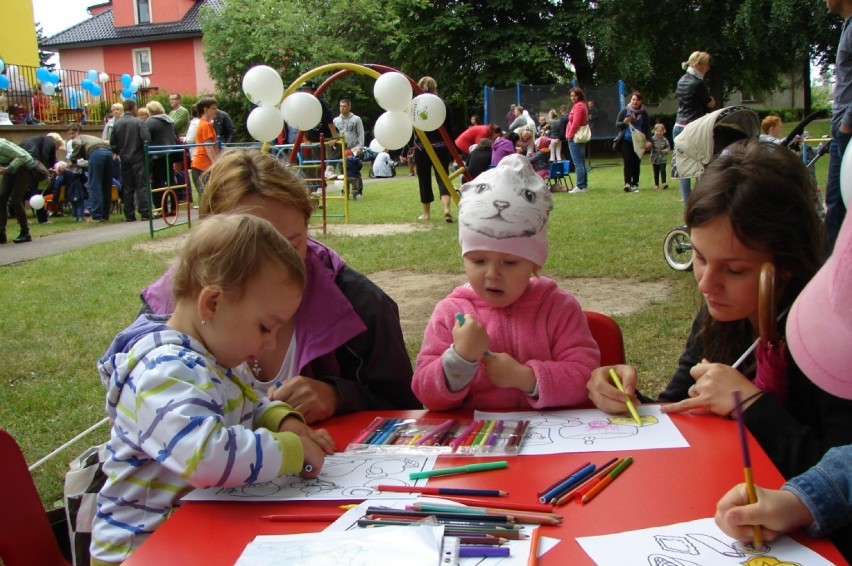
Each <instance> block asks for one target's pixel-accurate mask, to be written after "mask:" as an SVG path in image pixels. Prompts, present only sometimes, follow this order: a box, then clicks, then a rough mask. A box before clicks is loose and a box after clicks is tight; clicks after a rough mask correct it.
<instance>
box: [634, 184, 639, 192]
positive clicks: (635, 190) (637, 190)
mask: <svg viewBox="0 0 852 566" xmlns="http://www.w3.org/2000/svg"><path fill="white" fill-rule="evenodd" d="M632 189H633V192H634V193H638V192H639V185H633V187H632Z"/></svg>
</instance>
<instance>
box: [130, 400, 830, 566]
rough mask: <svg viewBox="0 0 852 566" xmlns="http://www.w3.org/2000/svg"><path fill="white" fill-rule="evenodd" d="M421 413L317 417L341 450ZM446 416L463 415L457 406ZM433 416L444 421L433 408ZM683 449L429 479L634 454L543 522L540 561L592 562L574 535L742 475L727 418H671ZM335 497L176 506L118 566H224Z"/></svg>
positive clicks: (640, 522) (489, 485)
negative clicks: (378, 427) (362, 434)
mask: <svg viewBox="0 0 852 566" xmlns="http://www.w3.org/2000/svg"><path fill="white" fill-rule="evenodd" d="M424 414H425V411H382V412H363V413H356V414H352V415H345V416H342V417H335V418H333V419H331V420H329V421H328V422H327V423H325V427H326V428H327V429H328V431H329V432H330V433H331V434H332V436H333V437H334V440H335V442H336V443H337V446H338V448H339V449H340V450H343V449H344V448H345V447H346V445H347V444H348V443H349V441H350V440H351V439H352V438H353V437H354V436H355V435H356V434H357V433H358V432H359V431H360V430H361V429H363V428H364V427H366V426H367V425H368V424H369V423H370V421H372V420H373V418H374V417H376V416H379V415H380V416H384V417H420V416H423V415H424ZM454 416H457V417H460V418H464V417H468V418H469V417H470V416H471V415H470V414H469V413H464V412H458V413H454ZM440 418H446V415H445V414H442V415H441V417H440ZM672 418H673V419H674V422H675V423H676V425H677V427H678V429H680V431H681V433H682V434H683V435H684V437H685V438H686V440H687V441H688V442H689V444H690V447H689V448H671V449H661V450H634V451H629V452H605V453H597V454H588V453H577V454H555V455H547V456H514V457H502V456H500V457H489V458H476V459H472V458H470V457H465V456H441V457H440V459H439V464H440V467H444V466H452V465H463V464H469V463H472V462H475V461H489V460H503V459H505V460H508V461H509V467H508V468H507V469H504V470H494V471H488V472H482V473H476V474H461V475H453V476H447V477H436V478H432V479H430V480H429V483H428V485H430V486H438V487H441V486H444V487H476V488H483V489H503V490H506V491H509V492H510V493H509V496H508V497H505V498H493V500H494V502H495V505H494V506H497V503H499V502H501V501H507V502H508V501H516V502H519V503H520V502H524V503H533V502H537V498H536V492H537V491H539V490H541V489H543V488H544V487H546V486H547V485H549V484H551V483H552V482H554V481H555V480H556V479H557V478H558V477H559V476H560V475H565V474H567V473H569V472H570V471H572V470H573V469H574V468H576V467H577V466H579V465H580V464H582V463H584V462H586V461H589V460H591V461H593V462H598V463H600V462H602V461H604V460H607V459H609V458H612V457H615V456H618V457H625V456H633V458H634V463H633V465H632V466H631V467H630V468H629V469H628V470H627V471H626V472H625V473H624V475H623V476H621V477H620V478H619V479H618V480H616V481H615V482H613V483H612V485H610V486H609V487H608V488H607V489H606V490H604V491H603V492H601V494H600V495H599V496H598V497H596V498H595V499H594V500H593V501H592V502H590V503H589V504H588V505H584V506H579V505H577V504H573V503H572V504H570V505H566V506H564V507H559V508H557V512H559V513H560V514H561V515H562V516H563V522H562V524H561V525H560V526H547V527H543V530H542V535H543V536H549V537H554V538H558V539H560V540H561V542H560V543H559V544H557V545H556V547H554V548H553V549H552V550H550V551H549V552H548V553H547V554H545V555H543V556H542V557H541V558H540V560H539V563H540V564H541V565H542V566H556V565H558V566H564V565H566V564H570V565H572V566H574V565H583V564H593V562H592V561H591V560H590V559H589V557H588V555H586V553H585V552H584V551H583V549H582V548H581V547H580V545H579V544H577V542H576V541H575V540H574V539H575V538H576V537H580V536H590V535H602V534H609V533H612V532H622V531H629V530H636V529H643V528H648V527H654V526H659V525H667V524H672V523H680V522H684V521H691V520H694V519H701V518H705V517H711V516H713V514H714V512H715V508H716V501H718V499H719V497H720V496H721V495H722V494H723V493H725V492H726V491H727V490H728V489H729V488H730V487H731V486H733V485H734V484H736V483H739V482H742V481H743V467H742V459H741V450H740V446H739V438H738V433H737V428H736V423H735V422H734V421H730V420H726V419H722V418H719V417H715V416H693V415H674V416H673V417H672ZM749 445H750V450H751V457H752V469H753V471H754V478H755V482H756V483H757V484H759V485H761V486H764V487H769V488H777V487H780V486H781V484H782V483H783V478H782V477H781V474H780V473H779V472H778V471H777V470H776V469H775V466H774V465H773V464H772V463H771V462H770V461H769V459H768V458H767V456H766V455H765V454H764V452H763V450H761V449H760V447H759V446H758V444H757V443H756V442H755V441H754V439H752V438H751V436H749ZM339 504H340V503H339V502H332V501H320V502H316V501H314V502H280V501H279V502H269V503H267V502H260V503H258V502H246V503H234V502H188V503H185V504H184V505H183V506H181V507H180V508H179V509H178V510H177V511H176V512H175V513H174V514H173V515H172V516H171V517H170V518H169V519H168V520H167V521H166V522H165V523H164V524H163V525H162V526H161V527H160V528H159V529H158V530H157V531H156V532H155V533H154V534H153V535H152V536H151V537H150V538H149V539H148V540H147V541H146V542H145V543H144V544H143V545H142V546H141V547H140V548H139V549H138V550H137V551H136V552H135V553H134V554H133V555H132V556H131V558H130V559H129V560H128V561H127V562H125V564H127V565H130V566H133V565H136V566H140V565H145V566H148V565H151V564H156V565H157V566H168V565H172V564H174V565H184V564H205V565H216V564H229V565H230V564H233V563H234V562H235V561H236V559H237V558H238V557H239V555H240V554H241V553H242V551H243V549H244V548H245V546H246V545H247V544H248V543H249V542H251V541H252V540H253V539H254V537H255V536H256V535H261V534H289V533H300V532H316V531H321V530H323V529H324V528H325V527H326V526H328V525H327V524H325V523H273V522H268V521H264V520H262V519H260V517H261V516H262V515H268V514H275V513H283V514H296V513H299V512H306V513H317V512H325V513H329V512H332V513H341V514H342V513H343V511H342V510H340V509H339V507H338V505H339ZM794 538H795V539H796V540H798V541H799V542H801V543H803V544H805V545H806V546H808V547H809V548H811V549H813V550H815V551H816V552H818V553H820V554H821V555H823V556H825V557H826V558H828V559H830V560H832V561H833V562H835V563H836V564H846V561H845V560H844V559H843V558H842V557H841V555H840V553H839V552H838V551H837V549H836V548H835V547H834V546H833V545H832V544H831V542H830V541H828V540H820V539H811V538H808V537H807V536H806V535H804V534H803V533H796V534H794Z"/></svg>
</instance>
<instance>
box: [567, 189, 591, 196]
mask: <svg viewBox="0 0 852 566" xmlns="http://www.w3.org/2000/svg"><path fill="white" fill-rule="evenodd" d="M587 192H589V189H581V188H580V187H574V188H573V189H571V190H570V191H568V194H569V195H579V194H583V193H587Z"/></svg>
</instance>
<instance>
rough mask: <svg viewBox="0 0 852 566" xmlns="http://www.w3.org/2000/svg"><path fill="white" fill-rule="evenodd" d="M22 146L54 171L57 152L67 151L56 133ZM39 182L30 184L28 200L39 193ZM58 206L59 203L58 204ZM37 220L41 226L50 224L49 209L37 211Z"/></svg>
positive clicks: (25, 142) (28, 139)
mask: <svg viewBox="0 0 852 566" xmlns="http://www.w3.org/2000/svg"><path fill="white" fill-rule="evenodd" d="M20 146H21V147H22V148H23V149H25V150H27V153H29V154H30V155H32V156H33V159H35V160H36V161H39V162H41V164H42V165H44V166H45V168H46V169H53V166H54V165H56V162H57V159H56V150H57V149H61V150H62V151H65V140H63V139H62V136H60V135H59V134H57V133H56V132H50V133H49V134H45V135H43V136H32V137H30V138H27V139H25V140H24V141H22V142H21V143H20ZM38 183H39V182H38V181H37V180H35V179H34V180H33V181H32V182H31V183H30V187H29V191H28V193H27V195H26V198H29V197H31V196H33V195H34V194H36V192H38ZM57 204H58V203H57ZM36 218H37V219H38V223H39V224H46V223H47V222H48V216H47V207H46V206H43V207H41V208H40V209H38V210H37V211H36Z"/></svg>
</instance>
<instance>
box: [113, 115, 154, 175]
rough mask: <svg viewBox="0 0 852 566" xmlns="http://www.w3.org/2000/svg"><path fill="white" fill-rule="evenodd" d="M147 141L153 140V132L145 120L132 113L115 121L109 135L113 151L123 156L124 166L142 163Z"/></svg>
mask: <svg viewBox="0 0 852 566" xmlns="http://www.w3.org/2000/svg"><path fill="white" fill-rule="evenodd" d="M145 142H149V143H150V142H151V133H150V132H149V131H148V127H147V126H146V125H145V122H143V121H142V120H140V119H139V118H137V117H136V116H134V115H133V114H130V113H125V114H124V115H123V116H122V117H121V118H119V119H118V120H116V121H115V126H113V128H112V133H111V134H110V136H109V145H110V148H111V149H112V152H113V153H115V154H117V155H118V156H119V157H120V158H121V163H122V166H125V165H131V164H133V163H142V161H143V160H144V159H145Z"/></svg>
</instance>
